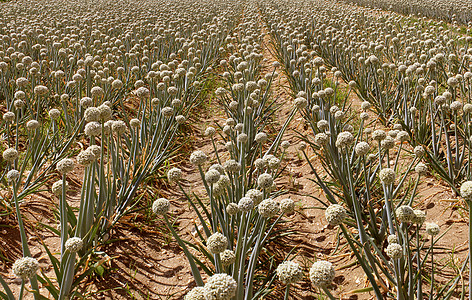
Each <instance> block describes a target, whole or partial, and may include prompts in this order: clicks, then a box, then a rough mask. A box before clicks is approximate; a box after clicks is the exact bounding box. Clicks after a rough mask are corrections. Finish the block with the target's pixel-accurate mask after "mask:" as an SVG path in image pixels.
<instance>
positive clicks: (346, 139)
mask: <svg viewBox="0 0 472 300" xmlns="http://www.w3.org/2000/svg"><path fill="white" fill-rule="evenodd" d="M353 142H354V136H353V135H352V133H350V132H349V131H343V132H341V133H340V134H338V137H337V139H336V147H338V148H341V149H345V148H347V147H349V146H350V145H351V144H352V143H353Z"/></svg>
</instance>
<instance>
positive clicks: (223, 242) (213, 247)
mask: <svg viewBox="0 0 472 300" xmlns="http://www.w3.org/2000/svg"><path fill="white" fill-rule="evenodd" d="M206 245H207V248H208V251H210V253H211V254H220V253H221V252H223V251H225V250H226V248H227V247H228V239H227V238H226V237H225V236H224V235H223V234H221V233H219V232H215V233H213V234H212V235H210V237H208V240H207V244H206Z"/></svg>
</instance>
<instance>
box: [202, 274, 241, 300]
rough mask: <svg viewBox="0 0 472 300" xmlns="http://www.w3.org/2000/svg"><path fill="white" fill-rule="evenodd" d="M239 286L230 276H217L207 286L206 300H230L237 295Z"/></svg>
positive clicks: (211, 278)
mask: <svg viewBox="0 0 472 300" xmlns="http://www.w3.org/2000/svg"><path fill="white" fill-rule="evenodd" d="M237 287H238V284H237V282H236V280H234V279H233V277H232V276H230V275H228V274H223V273H221V274H215V275H213V276H211V277H210V278H209V279H208V281H207V283H206V284H205V286H204V288H205V299H206V300H230V299H232V298H233V297H234V296H235V295H236V289H237Z"/></svg>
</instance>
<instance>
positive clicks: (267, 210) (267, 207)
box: [258, 198, 279, 218]
mask: <svg viewBox="0 0 472 300" xmlns="http://www.w3.org/2000/svg"><path fill="white" fill-rule="evenodd" d="M258 211H259V214H260V215H261V216H262V217H264V218H272V217H273V216H275V215H276V214H277V213H278V212H279V204H278V203H277V202H276V201H275V200H274V199H271V198H269V199H265V200H263V201H262V202H261V203H259V205H258Z"/></svg>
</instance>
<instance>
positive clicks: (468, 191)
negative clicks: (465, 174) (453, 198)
mask: <svg viewBox="0 0 472 300" xmlns="http://www.w3.org/2000/svg"><path fill="white" fill-rule="evenodd" d="M461 196H462V198H464V199H465V200H468V201H470V200H472V181H466V182H464V183H463V184H462V185H461Z"/></svg>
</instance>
